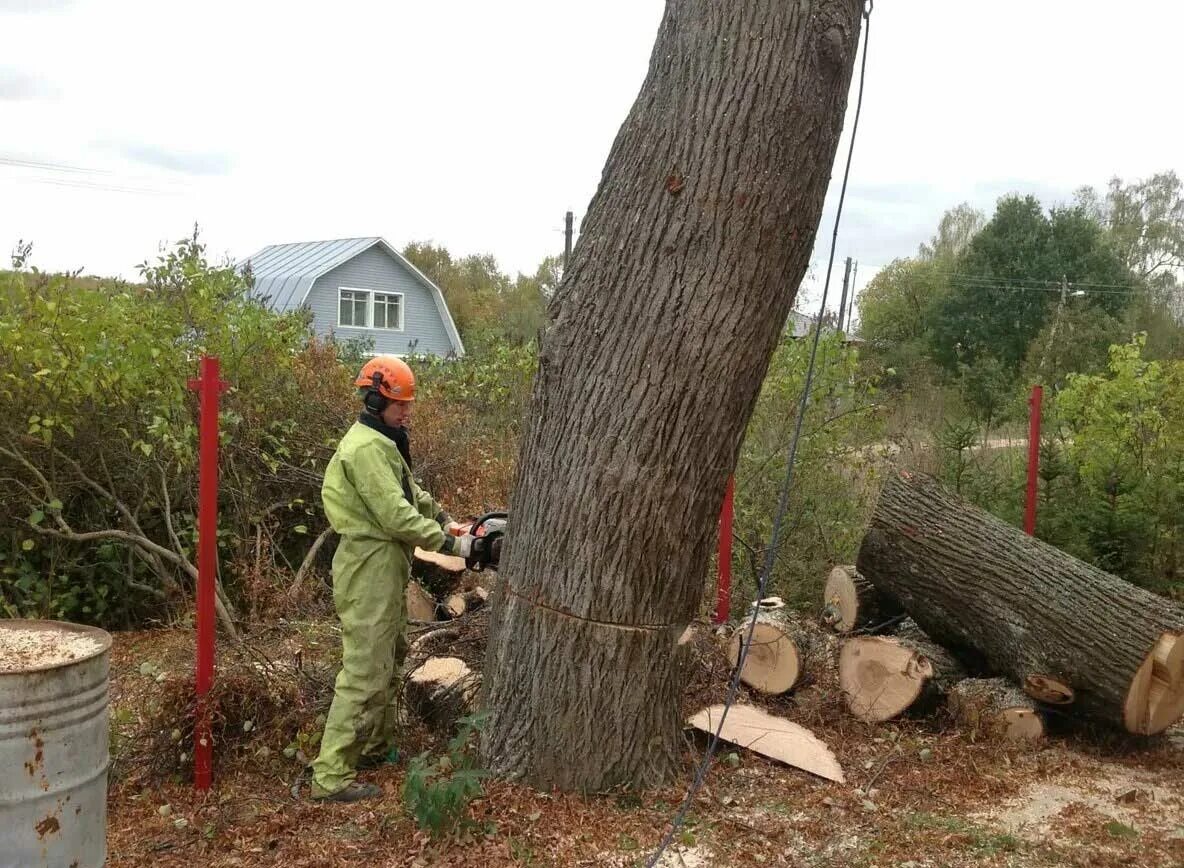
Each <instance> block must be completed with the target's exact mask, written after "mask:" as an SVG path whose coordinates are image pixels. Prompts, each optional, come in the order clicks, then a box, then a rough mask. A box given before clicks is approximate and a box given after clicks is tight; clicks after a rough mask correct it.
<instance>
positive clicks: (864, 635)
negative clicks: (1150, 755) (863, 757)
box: [823, 471, 1184, 739]
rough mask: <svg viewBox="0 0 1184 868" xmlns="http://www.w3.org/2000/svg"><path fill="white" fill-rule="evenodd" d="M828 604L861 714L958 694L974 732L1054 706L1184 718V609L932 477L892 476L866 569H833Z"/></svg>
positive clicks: (1145, 721)
mask: <svg viewBox="0 0 1184 868" xmlns="http://www.w3.org/2000/svg"><path fill="white" fill-rule="evenodd" d="M823 605H824V616H823V620H824V622H825V623H827V624H828V625H829V626H830V627H831V629H832V630H835V631H836V632H839V633H841V634H844V635H845V636H846V638H845V640H844V642H843V646H842V650H841V652H840V657H839V676H840V683H841V684H842V688H843V692H844V695H845V698H846V701H847V704H848V707H849V709H850V710H851V712H852V713H853V714H854V715H855V716H856V717H859V718H860V719H863V720H867V721H878V720H886V719H888V718H891V717H893V716H895V715H898V714H901V713H904V712H906V711H909V712H911V713H920V712H923V711H926V710H931V709H933V708H935V707H937V706H938V705H939V704H940V703H941V701H942V700H943V699H948V708H949V711H950V713H951V714H952V715H953V717H954V718H955V719H956V720H958V721H959V722H960V723H961V725H962V726H964V727H965V728H967V729H968V730H970V731H972V732H973V733H974V734H975V735H984V736H992V737H1000V738H1006V739H1031V738H1039V737H1040V736H1041V735H1043V732H1044V721H1043V715H1044V714H1045V712H1046V711H1047V710H1048V709H1050V708H1053V707H1056V710H1057V711H1058V712H1060V713H1061V714H1066V715H1069V716H1071V717H1076V718H1080V719H1082V720H1087V721H1092V722H1098V723H1103V724H1107V725H1110V726H1113V727H1119V728H1121V729H1125V730H1126V731H1128V732H1130V733H1133V734H1136V735H1154V734H1156V733H1160V732H1163V731H1164V730H1165V729H1167V728H1168V727H1169V726H1171V725H1172V724H1173V723H1175V722H1176V721H1177V720H1178V719H1179V718H1180V717H1181V715H1182V714H1184V639H1182V636H1184V608H1182V607H1181V606H1179V605H1176V604H1174V603H1172V602H1171V601H1169V600H1167V599H1165V598H1162V597H1159V596H1156V595H1155V594H1152V593H1150V592H1148V591H1145V590H1143V589H1141V588H1139V587H1136V586H1135V585H1132V584H1130V583H1128V582H1125V581H1123V580H1122V579H1120V578H1118V577H1117V576H1113V575H1110V574H1108V573H1105V572H1103V571H1101V570H1099V569H1097V568H1095V567H1092V566H1090V565H1088V564H1085V563H1083V562H1081V561H1079V560H1077V559H1075V558H1073V557H1071V556H1070V555H1068V554H1065V553H1064V552H1061V551H1059V550H1058V549H1056V548H1054V547H1052V546H1050V545H1047V544H1046V543H1043V542H1041V541H1039V540H1037V539H1034V538H1032V537H1028V536H1026V535H1024V534H1023V533H1022V532H1021V531H1019V530H1018V529H1016V528H1014V527H1012V526H1010V525H1008V524H1006V523H1005V522H1003V521H1001V520H999V519H997V518H995V517H994V516H992V515H990V514H989V513H987V512H985V511H983V510H981V509H979V508H977V507H975V506H973V505H972V504H969V503H967V502H965V501H963V500H962V499H961V498H959V497H957V496H956V495H954V494H953V493H951V492H949V491H947V490H945V489H944V488H943V487H942V486H941V485H940V484H939V483H937V482H936V481H935V480H933V479H931V478H930V477H927V476H924V475H922V474H916V473H910V472H907V471H902V472H900V473H898V474H894V475H893V476H892V477H891V478H890V479H889V481H888V483H887V484H886V486H885V487H884V490H883V492H882V493H881V495H880V500H879V502H878V504H877V507H876V510H875V513H874V514H873V516H872V520H871V525H870V527H869V529H868V531H867V534H866V536H865V537H864V540H863V544H862V546H861V548H860V551H859V557H858V560H857V563H856V565H855V566H849V567H841V568H836V570H835V571H833V572H832V574H831V576H830V577H829V579H828V582H827V589H826V592H825V594H824V601H823ZM902 612H903V613H907V614H908V616H909V617H908V618H907V619H905V620H904V621H903V622H899V623H897V622H896V619H895V616H896V614H897V613H902ZM873 633H878V634H879V635H872V634H873Z"/></svg>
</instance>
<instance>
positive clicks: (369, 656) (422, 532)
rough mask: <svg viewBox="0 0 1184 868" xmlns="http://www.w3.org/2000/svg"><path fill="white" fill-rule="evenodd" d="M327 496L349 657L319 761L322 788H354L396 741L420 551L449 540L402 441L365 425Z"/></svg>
mask: <svg viewBox="0 0 1184 868" xmlns="http://www.w3.org/2000/svg"><path fill="white" fill-rule="evenodd" d="M321 496H322V499H323V500H324V505H325V515H326V516H327V517H328V519H329V524H331V525H332V527H333V529H334V530H335V531H336V532H337V533H338V534H339V535H340V540H339V542H338V546H337V553H336V554H335V555H334V557H333V603H334V605H335V607H336V609H337V615H338V617H339V618H340V619H341V635H342V660H341V671H340V672H339V673H338V675H337V682H336V686H335V688H334V693H333V704H332V705H331V706H330V708H329V716H328V719H327V720H326V722H325V731H324V733H323V735H322V737H321V748H320V754H319V755H318V756H317V758H316V760H315V761H314V762H313V765H312V771H313V781H312V786H313V793H314V795H327V794H329V793H334V792H337V791H338V790H340V789H342V788H344V787H346V786H348V785H349V784H350V783H351V782H352V781H353V779H354V776H355V769H356V767H357V763H358V760H359V758H360V757H361V756H363V755H378V754H382V753H386V752H387V751H389V750H390V749H391V748H392V747H394V739H395V730H396V725H397V720H398V715H397V709H398V700H399V696H398V690H397V685H396V679H397V676H398V669H399V667H400V666H401V665H402V662H403V656H404V655H405V653H406V640H405V638H404V635H403V633H404V628H405V626H406V609H405V593H406V587H407V582H408V580H409V579H410V577H411V557H412V552H413V550H414V548H415V546H420V547H421V548H424V549H427V550H429V551H438V550H439V549H440V547H441V546H442V545H443V544H444V539H445V535H444V530H443V528H441V526H440V524H439V523H438V522H437V521H436V516H438V515H440V514H441V513H442V512H443V511H442V510H441V508H440V506H439V504H438V503H436V501H435V500H434V499H433V498H432V496H431V495H430V494H429V493H428V492H426V491H424V490H423V489H421V488H420V487H419V486H418V485H417V484H416V482H415V479H414V477H413V476H412V474H411V469H410V467H408V466H407V462H405V461H404V460H403V456H402V455H400V454H399V450H398V447H396V446H395V444H394V442H393V441H392V440H390V439H389V438H387V437H386V436H385V435H384V434H383V433H382V432H381V431H378V430H376V429H375V428H372V427H369V426H368V425H366V424H363V423H361V422H358V423H356V424H354V426H353V427H352V428H350V429H349V431H348V432H347V433H346V435H345V437H343V438H342V440H341V443H340V444H339V445H338V447H337V452H336V453H335V454H334V456H333V459H332V460H331V461H330V462H329V466H328V468H327V469H326V470H325V480H324V483H323V485H322V487H321Z"/></svg>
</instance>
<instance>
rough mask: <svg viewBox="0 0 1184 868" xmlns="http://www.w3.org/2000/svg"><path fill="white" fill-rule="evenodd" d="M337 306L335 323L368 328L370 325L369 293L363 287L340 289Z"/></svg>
mask: <svg viewBox="0 0 1184 868" xmlns="http://www.w3.org/2000/svg"><path fill="white" fill-rule="evenodd" d="M338 292H339V293H340V301H339V303H338V307H337V324H338V325H342V326H355V327H356V328H368V327H369V325H370V315H369V314H370V293H369V292H368V291H367V290H364V289H341V290H338Z"/></svg>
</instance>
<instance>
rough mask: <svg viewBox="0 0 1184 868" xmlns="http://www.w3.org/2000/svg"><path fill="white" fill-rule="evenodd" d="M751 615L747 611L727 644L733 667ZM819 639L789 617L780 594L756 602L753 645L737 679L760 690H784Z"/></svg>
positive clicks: (793, 681) (805, 664)
mask: <svg viewBox="0 0 1184 868" xmlns="http://www.w3.org/2000/svg"><path fill="white" fill-rule="evenodd" d="M751 616H752V613H751V610H749V615H748V617H746V618H745V619H744V620H743V621H741V622H740V623H739V624H737V625H736V629H735V631H734V632H733V633H732V638H731V640H730V641H729V643H728V662H729V663H731V664H732V666H735V665H736V663H737V661H738V660H739V659H740V646H741V645H742V644H743V642H744V640H745V639H747V638H748V628H749V618H751ZM819 638H820V637H816V636H813V635H811V634H810V632H809V631H808V630H807V629H805V628H804V627H803V625H802V624H800V623H799V622H797V621H796V620H795V619H793V618H792V617H790V616H789V614H788V613H787V610H786V608H785V603H784V601H782V599H781V598H780V597H766V598H765V599H763V600H761V601H760V602H759V603H757V621H756V626H755V627H754V628H753V632H752V646H751V647H750V648H749V649H748V655H747V656H746V657H745V658H744V668H743V669H742V670H741V672H740V680H741V681H743V682H744V683H745V684H747V685H748V686H749V687H751V688H753V689H754V690H759V691H760V692H761V693H769V694H778V693H785V692H786V691H787V690H790V689H791V688H792V687H793V686H794V685H795V684H797V683H798V681H799V680H800V679H801V677H802V674H803V672H804V671H806V669H807V667H808V665H809V662H810V661H811V660H812V659H813V658H814V656H815V655H816V654H817V653H818V651H819V647H818V646H819V644H820V643H819V642H818V639H819Z"/></svg>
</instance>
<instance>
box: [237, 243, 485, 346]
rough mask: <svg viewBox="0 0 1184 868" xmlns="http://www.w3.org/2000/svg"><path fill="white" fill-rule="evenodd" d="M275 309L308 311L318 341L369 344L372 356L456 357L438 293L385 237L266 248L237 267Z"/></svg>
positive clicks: (453, 333) (452, 327)
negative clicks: (359, 340)
mask: <svg viewBox="0 0 1184 868" xmlns="http://www.w3.org/2000/svg"><path fill="white" fill-rule="evenodd" d="M239 265H240V266H241V267H244V268H246V267H248V266H249V268H250V272H251V277H252V280H253V287H252V293H253V294H254V296H255V297H256V298H258V299H259V300H260V301H262V302H263V303H264V304H266V305H268V306H269V307H271V308H272V309H273V310H277V311H290V310H296V309H297V308H301V307H303V308H307V309H308V310H309V311H311V312H312V317H313V328H314V330H315V331H316V333H317V334H319V335H326V336H327V335H332V336H334V337H335V338H336V339H338V340H351V339H357V338H362V339H366V340H369V341H370V343H371V345H372V346H373V349H374V352H375V353H393V354H395V355H399V356H405V355H409V354H422V355H435V356H442V357H458V356H463V355H464V352H465V348H464V344H462V343H461V339H460V334H459V333H458V332H457V330H456V324H455V323H454V322H453V321H452V314H451V313H449V311H448V305H447V303H445V301H444V294H443V293H442V292H441V291H440V288H439V287H438V286H436V284H434V283H432V281H431V280H429V279H428V277H427V276H426V275H425V274H424V273H423V272H421V271H420V270H419V269H418V268H416V267H415V266H414V265H412V264H411V263H410V262H408V261H407V259H406V258H404V257H403V256H402V255H401V254H400V253H399V251H397V250H396V249H395V248H394V247H392V246H391V245H390V244H389V243H387V241H386V240H385V239H382V238H378V237H373V238H341V239H337V240H334V241H310V242H302V243H297V244H273V245H271V246H269V247H264V248H263V249H262V250H260V251H259V252H258V253H256V254H254V255H252V256H249V257H247V258H246V259H244V260H242V261H240V262H239Z"/></svg>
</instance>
